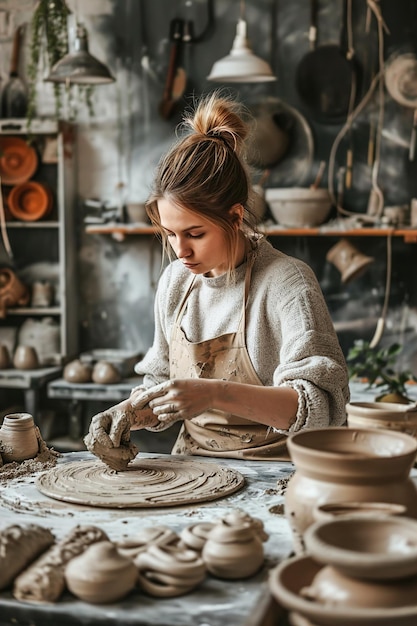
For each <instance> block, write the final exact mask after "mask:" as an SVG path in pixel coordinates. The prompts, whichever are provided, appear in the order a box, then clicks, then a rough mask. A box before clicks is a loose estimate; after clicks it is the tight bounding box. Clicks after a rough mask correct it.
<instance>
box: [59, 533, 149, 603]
mask: <svg viewBox="0 0 417 626" xmlns="http://www.w3.org/2000/svg"><path fill="white" fill-rule="evenodd" d="M137 576H138V574H137V570H136V567H135V566H134V564H133V561H132V560H131V559H129V558H127V557H125V556H122V555H121V554H120V553H119V552H118V550H117V548H116V546H115V545H114V544H113V543H111V542H110V541H100V542H98V543H95V544H93V545H91V546H90V547H88V548H87V550H85V552H83V553H82V554H80V556H77V557H75V558H74V559H72V560H71V561H70V562H69V563H68V565H67V566H66V569H65V580H66V583H67V586H68V589H69V590H70V591H71V592H72V593H73V594H74V595H75V596H77V597H78V598H80V599H81V600H84V602H91V603H94V604H105V603H109V602H116V600H120V599H121V598H123V597H125V596H126V595H127V594H128V593H129V592H130V591H131V590H132V589H133V588H134V586H135V585H136V582H137Z"/></svg>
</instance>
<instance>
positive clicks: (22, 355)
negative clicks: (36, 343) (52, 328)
mask: <svg viewBox="0 0 417 626" xmlns="http://www.w3.org/2000/svg"><path fill="white" fill-rule="evenodd" d="M13 365H14V366H15V368H16V369H18V370H35V369H37V368H38V367H39V357H38V353H37V352H36V349H35V348H34V347H33V346H17V348H16V350H15V353H14V357H13Z"/></svg>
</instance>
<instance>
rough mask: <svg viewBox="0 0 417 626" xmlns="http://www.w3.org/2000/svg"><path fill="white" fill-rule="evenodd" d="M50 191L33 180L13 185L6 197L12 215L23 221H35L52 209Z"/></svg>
mask: <svg viewBox="0 0 417 626" xmlns="http://www.w3.org/2000/svg"><path fill="white" fill-rule="evenodd" d="M52 202H53V198H52V192H51V190H50V189H48V187H46V186H45V185H43V184H42V183H38V182H36V181H34V180H31V181H28V182H26V183H22V184H21V185H16V186H15V187H13V189H12V190H11V192H10V193H9V196H8V198H7V203H8V205H9V211H10V213H11V214H12V216H13V217H14V218H16V219H18V220H23V221H25V222H36V221H37V220H40V219H42V218H43V217H46V215H48V213H49V212H50V211H51V209H52Z"/></svg>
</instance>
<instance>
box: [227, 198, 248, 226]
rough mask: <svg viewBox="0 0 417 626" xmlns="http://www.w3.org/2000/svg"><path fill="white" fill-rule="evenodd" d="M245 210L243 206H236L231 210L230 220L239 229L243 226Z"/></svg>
mask: <svg viewBox="0 0 417 626" xmlns="http://www.w3.org/2000/svg"><path fill="white" fill-rule="evenodd" d="M244 211H245V209H244V208H243V205H242V204H234V205H233V206H232V207H231V208H230V209H229V213H230V219H231V221H232V223H233V224H236V226H237V227H238V228H240V226H241V225H242V222H243V213H244Z"/></svg>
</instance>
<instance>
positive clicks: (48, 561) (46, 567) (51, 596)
mask: <svg viewBox="0 0 417 626" xmlns="http://www.w3.org/2000/svg"><path fill="white" fill-rule="evenodd" d="M107 540H108V537H107V535H106V533H105V532H104V531H102V530H101V529H100V528H97V527H96V526H76V527H75V528H73V529H72V530H71V532H70V533H68V534H67V535H66V536H65V537H63V539H61V541H59V542H57V543H55V544H54V545H53V546H52V547H51V548H49V549H48V550H47V551H46V552H44V553H43V554H42V555H41V556H40V557H39V558H38V559H36V561H35V562H34V563H32V565H30V566H29V567H28V568H27V569H25V570H24V571H23V572H22V573H21V574H20V575H19V576H18V577H17V578H16V579H15V581H14V586H13V595H14V597H15V598H16V599H17V600H24V601H25V602H55V601H56V600H57V599H58V598H59V597H60V595H61V594H62V592H63V591H64V589H65V568H66V566H67V564H68V563H69V561H70V560H71V559H72V558H74V557H76V556H78V555H79V554H81V553H82V552H84V550H86V548H88V547H89V546H90V545H91V544H93V543H96V542H98V541H107Z"/></svg>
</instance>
